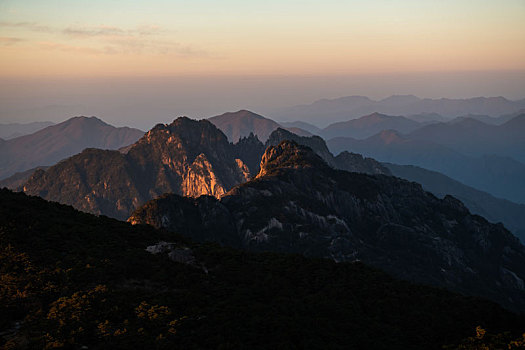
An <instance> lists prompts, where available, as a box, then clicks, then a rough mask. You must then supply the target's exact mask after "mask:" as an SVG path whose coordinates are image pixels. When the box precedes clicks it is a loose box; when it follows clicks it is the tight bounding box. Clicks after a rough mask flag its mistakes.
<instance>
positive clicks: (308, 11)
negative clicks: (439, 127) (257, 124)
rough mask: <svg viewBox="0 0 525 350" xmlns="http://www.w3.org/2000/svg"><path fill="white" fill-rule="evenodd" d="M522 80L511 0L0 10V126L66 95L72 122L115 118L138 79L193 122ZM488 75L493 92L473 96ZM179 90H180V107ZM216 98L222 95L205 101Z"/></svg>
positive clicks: (20, 1) (512, 92) (6, 3)
mask: <svg viewBox="0 0 525 350" xmlns="http://www.w3.org/2000/svg"><path fill="white" fill-rule="evenodd" d="M524 72H525V1H523V0H500V1H494V0H455V1H452V0H450V1H449V0H440V1H424V0H418V1H394V0H368V1H351V0H347V1H343V0H325V1H305V0H303V1H295V0H279V1H277V0H265V1H247V0H243V1H234V0H222V1H216V0H215V1H212V0H208V1H204V0H193V1H174V0H171V1H170V0H150V1H129V0H128V1H124V0H122V1H110V0H104V1H102V0H89V1H84V0H75V1H72V0H45V1H44V0H41V1H40V0H0V80H1V81H0V83H2V84H3V88H1V90H0V102H1V103H2V104H3V106H1V108H2V109H1V110H0V120H8V119H13V118H23V116H20V113H21V112H20V110H21V108H22V107H21V106H18V107H20V108H18V107H17V103H18V102H17V101H20V100H22V101H23V100H25V101H26V105H25V106H23V107H24V108H25V110H27V109H31V108H33V109H34V110H35V109H38V108H49V107H50V106H58V105H60V106H62V105H64V104H65V105H67V104H68V103H67V101H66V103H64V101H63V100H64V99H65V100H68V99H67V98H65V95H69V96H70V97H71V96H72V95H74V98H73V100H71V103H69V105H84V107H85V108H86V109H87V111H83V113H88V114H96V113H98V112H99V111H100V110H105V111H106V112H109V113H113V112H116V113H117V114H119V112H118V111H119V109H118V105H119V103H120V104H121V105H122V104H123V103H124V102H123V101H126V99H133V98H136V95H141V94H140V93H139V91H138V90H140V89H145V88H144V87H142V88H141V87H135V88H133V87H129V86H127V84H128V83H133V84H135V83H137V81H142V82H145V84H146V85H148V86H149V88H148V89H149V90H148V91H147V94H146V95H147V96H155V95H156V94H155V92H156V91H155V89H165V88H166V89H168V88H173V87H174V86H176V87H177V88H176V89H173V90H171V91H173V93H172V94H170V93H168V92H166V91H158V94H157V98H156V99H155V98H154V99H153V100H151V103H152V104H153V105H154V102H155V103H157V104H159V103H160V104H162V105H164V106H165V109H166V110H167V111H170V112H172V113H174V114H179V113H194V114H203V115H204V114H206V113H214V112H216V113H219V112H223V111H224V110H222V108H228V107H229V106H231V107H234V106H245V107H249V106H267V107H268V108H270V107H275V106H279V105H286V104H287V103H288V102H289V104H295V103H306V102H311V100H314V99H318V98H323V97H337V96H344V95H350V94H362V95H369V96H371V97H374V96H378V97H379V96H383V95H388V94H390V93H414V94H416V95H419V96H421V95H425V96H422V97H441V96H447V97H456V96H458V97H468V96H475V95H479V94H485V95H487V94H492V95H503V96H505V97H508V98H523V97H525V92H524V91H525V75H524ZM487 74H488V75H490V76H492V77H493V79H494V80H493V81H494V86H484V87H480V86H479V84H480V81H483V82H484V84H488V85H490V82H491V81H490V80H488V81H487V76H488V75H487ZM381 77H384V78H385V80H384V83H385V84H386V85H387V86H388V88H385V87H383V86H381V84H382V83H383V81H382V80H381ZM393 77H395V81H397V82H398V84H399V86H398V87H396V84H395V83H393V81H392V79H393ZM425 77H426V78H425ZM429 77H434V78H436V79H432V78H430V79H429ZM440 77H441V78H440ZM442 77H447V78H445V79H443V78H442ZM462 77H463V78H462ZM465 77H467V78H465ZM507 78H510V80H508V84H506V83H505V81H506V80H505V79H507ZM137 79H138V80H137ZM140 79H142V80H140ZM159 79H161V80H162V81H163V82H162V83H159ZM345 79H346V80H345ZM464 79H467V80H466V81H465V80H464ZM206 81H208V82H209V84H207V83H206ZM356 81H359V82H361V86H362V89H361V90H360V89H359V86H358V84H356V83H355V82H356ZM243 82H244V85H243ZM248 82H253V83H255V84H256V85H257V84H260V85H261V90H260V91H258V90H257V89H258V87H257V86H254V85H249V84H248ZM61 83H62V84H64V86H67V88H65V87H62V88H61V87H60V86H56V85H54V84H61ZM178 83H184V84H188V85H189V86H190V90H192V92H191V93H189V92H186V93H185V94H184V91H182V94H183V95H184V97H181V91H179V90H182V89H181V87H180V86H179V85H177V84H178ZM319 83H320V84H322V86H323V87H324V88H325V89H324V90H323V89H321V88H320V87H318V86H317V87H316V86H312V84H319ZM232 84H233V85H232ZM272 84H273V85H272ZM283 84H284V86H287V85H289V86H293V87H294V91H287V90H285V89H283ZM374 84H375V86H376V88H375V89H374ZM432 84H437V85H436V86H431V85H432ZM458 84H459V86H461V89H459V88H458ZM42 86H48V89H43V88H42ZM107 86H113V87H114V88H115V89H116V91H111V92H108V91H107ZM196 86H200V87H202V88H196ZM211 86H213V88H210V87H211ZM101 87H102V90H103V91H104V95H102V93H101ZM215 88H218V89H219V90H224V89H231V90H232V91H231V93H230V94H227V93H226V92H225V91H218V92H217V96H221V100H220V101H217V98H216V97H215V96H213V91H214V89H215ZM246 89H247V90H246ZM337 89H340V90H337ZM130 90H132V92H133V91H134V92H135V95H134V94H133V93H130ZM126 91H128V92H126ZM200 91H202V95H199V92H200ZM272 91H275V92H276V93H279V94H280V96H273V97H272V96H271V92H272ZM258 92H259V93H260V94H262V95H264V96H265V100H264V101H261V99H260V98H258V97H257V96H259V95H258ZM108 93H109V94H110V95H111V96H114V97H115V100H111V98H109V97H108V96H107V94H108ZM323 93H325V94H328V95H322V94H323ZM283 94H284V95H287V96H288V97H289V99H288V100H287V99H285V98H283V97H284V96H283ZM316 94H317V95H316ZM429 94H432V96H428V95H429ZM134 96H135V97H134ZM160 96H164V97H163V98H161V97H160ZM159 99H160V100H159ZM223 99H224V103H221V101H223ZM242 99H244V100H242ZM94 101H99V102H104V103H107V104H108V105H104V106H96V107H98V110H97V108H95V105H93V102H94ZM192 101H193V102H192ZM195 101H197V102H195ZM146 102H147V101H146ZM213 103H214V104H215V105H212V104H213ZM124 104H125V103H124ZM173 104H177V105H178V106H180V108H174V107H173ZM198 104H200V105H201V107H202V108H200V109H199V108H198ZM128 107H129V106H128ZM17 108H18V109H17ZM152 108H154V106H152ZM22 109H23V108H22ZM14 110H18V112H16V113H15V112H13V111H14ZM91 110H92V111H93V113H89V112H90V111H91ZM124 110H125V109H123V110H122V111H124ZM166 110H164V109H162V110H152V114H154V115H158V114H160V113H161V112H162V113H166ZM17 113H18V114H17ZM68 113H70V112H68ZM120 114H123V113H120ZM26 116H27V115H26ZM37 117H38V113H36V116H32V117H31V118H33V119H34V118H37ZM107 118H109V119H111V118H115V116H113V117H112V116H111V115H108V116H107ZM134 118H139V119H140V116H138V115H137V116H134ZM144 118H147V116H144ZM159 118H161V117H159Z"/></svg>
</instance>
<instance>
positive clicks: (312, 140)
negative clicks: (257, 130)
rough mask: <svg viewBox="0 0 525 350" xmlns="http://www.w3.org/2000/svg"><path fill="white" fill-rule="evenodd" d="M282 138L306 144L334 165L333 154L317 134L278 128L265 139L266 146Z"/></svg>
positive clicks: (276, 142) (273, 144)
mask: <svg viewBox="0 0 525 350" xmlns="http://www.w3.org/2000/svg"><path fill="white" fill-rule="evenodd" d="M284 140H289V141H295V142H296V143H298V144H300V145H304V146H307V147H309V148H311V149H312V150H313V151H314V152H315V153H317V154H318V155H319V156H320V157H321V158H323V159H324V161H325V162H326V163H328V164H329V165H330V166H332V167H335V166H336V164H335V162H334V160H333V158H334V156H333V155H332V153H330V151H329V150H328V147H327V146H326V142H325V141H324V140H323V139H322V138H321V137H319V136H310V137H306V136H299V135H296V134H294V133H292V132H290V131H288V130H285V129H282V128H278V129H276V130H275V131H274V132H272V133H271V134H270V137H269V138H268V141H266V147H268V146H276V145H278V144H279V143H280V142H281V141H284Z"/></svg>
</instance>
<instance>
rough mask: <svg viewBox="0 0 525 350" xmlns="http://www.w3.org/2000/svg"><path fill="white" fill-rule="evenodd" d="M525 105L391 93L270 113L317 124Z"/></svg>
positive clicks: (494, 112) (494, 111)
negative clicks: (372, 116) (377, 115)
mask: <svg viewBox="0 0 525 350" xmlns="http://www.w3.org/2000/svg"><path fill="white" fill-rule="evenodd" d="M524 108H525V100H519V101H511V100H507V99H506V98H504V97H475V98H468V99H448V98H441V99H429V98H425V99H420V98H418V97H415V96H412V95H408V96H391V97H388V98H386V99H383V100H379V101H375V100H371V99H369V98H368V97H363V96H348V97H341V98H336V99H331V100H330V99H323V100H319V101H316V102H314V103H312V104H308V105H300V106H294V107H288V108H282V109H279V110H275V111H274V112H272V113H270V114H269V116H270V117H273V118H276V119H279V120H302V121H305V122H308V123H313V124H316V125H328V124H330V123H334V122H339V121H344V120H349V119H355V118H359V117H361V116H363V115H367V114H371V113H374V112H377V113H383V114H388V115H416V114H421V113H427V114H428V113H435V114H439V115H441V116H443V117H445V118H447V119H451V118H454V117H457V116H461V115H466V114H482V115H489V116H492V117H498V116H500V115H503V114H511V113H515V112H517V111H519V110H520V109H524Z"/></svg>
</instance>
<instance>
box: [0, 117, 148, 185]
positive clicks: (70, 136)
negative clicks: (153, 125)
mask: <svg viewBox="0 0 525 350" xmlns="http://www.w3.org/2000/svg"><path fill="white" fill-rule="evenodd" d="M143 134H144V132H143V131H140V130H138V129H132V128H128V127H122V128H116V127H114V126H111V125H109V124H106V123H105V122H103V121H102V120H100V119H98V118H95V117H90V118H87V117H75V118H71V119H68V120H66V121H64V122H62V123H59V124H56V125H52V126H48V127H46V128H44V129H42V130H39V131H37V132H35V133H33V134H30V135H24V136H20V137H17V138H14V139H11V140H7V141H4V142H1V143H0V164H1V165H0V179H4V178H6V177H9V176H11V175H13V174H15V173H16V172H23V171H26V170H29V169H31V168H35V167H37V166H48V165H54V164H55V163H57V162H58V161H60V160H62V159H64V158H67V157H69V156H72V155H74V154H77V153H79V152H81V151H82V150H83V149H85V148H88V147H97V148H104V149H118V148H120V147H123V146H127V145H129V144H131V143H133V142H135V141H137V140H138V139H139V138H140V137H141V136H142V135H143Z"/></svg>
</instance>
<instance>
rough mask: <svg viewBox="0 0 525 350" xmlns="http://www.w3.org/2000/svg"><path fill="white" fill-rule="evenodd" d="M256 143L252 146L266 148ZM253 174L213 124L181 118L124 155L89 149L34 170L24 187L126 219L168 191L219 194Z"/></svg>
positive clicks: (157, 128)
mask: <svg viewBox="0 0 525 350" xmlns="http://www.w3.org/2000/svg"><path fill="white" fill-rule="evenodd" d="M257 142H259V141H258V140H251V141H250V144H252V145H255V146H258V147H259V148H258V149H260V148H261V147H263V146H262V144H261V143H260V142H259V144H257ZM257 152H261V153H260V154H262V151H256V153H257ZM244 153H247V154H249V153H250V152H249V151H246V150H245V152H244ZM252 153H253V152H252ZM252 158H253V156H252ZM259 159H260V156H259ZM252 162H253V161H252ZM252 173H253V175H254V174H255V171H251V170H250V169H249V167H248V166H247V165H246V164H245V162H244V161H243V160H242V152H239V147H236V146H235V145H233V144H231V143H230V142H228V140H227V138H226V136H225V135H224V134H223V133H222V132H221V131H220V130H218V129H217V128H216V127H215V126H214V125H213V124H211V123H210V122H208V121H205V120H201V121H195V120H191V119H188V118H178V119H176V120H175V121H174V122H173V123H171V124H158V125H156V126H155V127H154V128H153V129H151V130H150V131H148V132H147V133H146V134H145V135H144V136H143V137H142V138H141V139H140V140H138V141H137V142H136V143H135V144H133V145H132V146H131V147H129V148H128V149H127V150H126V153H123V152H118V151H106V150H97V149H87V150H84V151H83V152H82V153H80V154H77V155H75V156H73V157H71V158H68V159H66V160H64V161H62V162H60V163H58V164H57V165H55V166H53V167H51V168H49V169H48V170H47V171H38V172H35V173H34V174H33V176H32V177H31V178H30V179H29V180H28V181H27V182H26V183H25V184H24V185H23V190H24V192H26V193H28V194H32V195H39V196H41V197H43V198H45V199H49V200H53V201H57V202H60V203H64V204H70V205H72V206H74V207H76V208H78V209H81V210H84V211H87V212H91V213H95V214H103V215H107V216H111V217H115V218H119V219H126V218H127V217H128V216H129V215H130V213H131V212H132V211H133V210H134V209H136V208H137V207H138V206H139V205H141V204H143V203H144V202H146V201H147V200H149V199H152V198H155V197H157V196H160V195H162V194H164V193H177V194H180V195H184V196H190V197H198V196H201V195H210V196H214V197H220V196H222V195H224V194H225V193H226V192H227V191H228V190H229V189H231V188H232V187H233V186H235V185H237V184H239V183H242V182H245V181H247V180H248V179H249V178H250V177H251V176H252Z"/></svg>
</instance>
